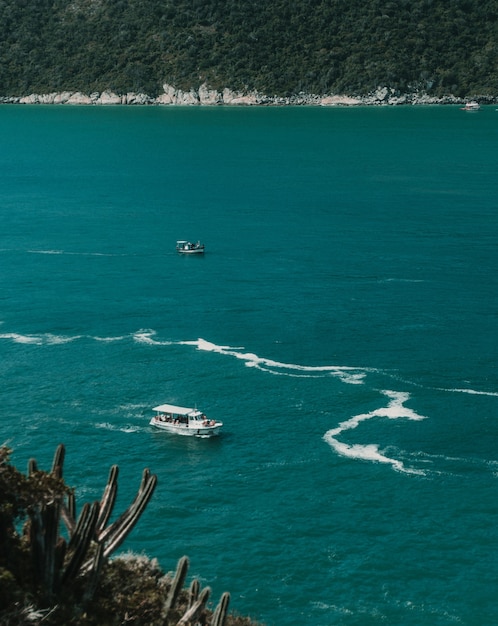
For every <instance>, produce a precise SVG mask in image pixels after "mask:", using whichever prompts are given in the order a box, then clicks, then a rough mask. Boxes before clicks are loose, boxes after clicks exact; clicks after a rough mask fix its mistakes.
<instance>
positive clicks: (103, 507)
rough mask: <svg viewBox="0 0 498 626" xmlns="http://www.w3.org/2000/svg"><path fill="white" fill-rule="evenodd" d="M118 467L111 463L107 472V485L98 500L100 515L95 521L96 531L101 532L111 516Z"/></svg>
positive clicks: (115, 493)
mask: <svg viewBox="0 0 498 626" xmlns="http://www.w3.org/2000/svg"><path fill="white" fill-rule="evenodd" d="M118 474H119V468H118V466H117V465H113V466H112V467H111V469H110V472H109V478H108V480H107V485H106V488H105V490H104V493H103V494H102V499H101V501H100V515H99V519H98V521H97V533H99V532H101V531H102V530H103V528H104V526H105V525H106V524H107V522H108V520H109V517H110V516H111V513H112V510H113V508H114V503H115V502H116V496H117V493H118Z"/></svg>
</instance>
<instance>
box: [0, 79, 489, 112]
mask: <svg viewBox="0 0 498 626" xmlns="http://www.w3.org/2000/svg"><path fill="white" fill-rule="evenodd" d="M470 99H472V100H476V101H478V102H479V103H480V104H496V103H498V97H496V96H491V95H488V94H486V95H474V96H472V97H469V98H460V97H457V96H454V95H451V94H449V95H446V96H432V95H429V94H427V93H422V92H416V93H399V92H398V91H396V90H394V89H389V88H388V87H380V88H378V89H376V90H375V91H374V92H372V93H369V94H367V95H363V96H354V95H346V94H342V95H338V94H330V95H318V94H307V93H298V94H295V95H292V96H287V97H283V96H276V95H274V96H270V95H266V94H262V93H259V92H256V91H251V92H241V91H233V90H231V89H229V88H225V89H223V90H222V91H219V90H216V89H210V88H209V87H208V86H207V85H206V84H203V85H201V86H200V87H199V88H198V89H194V88H191V89H189V90H188V91H185V90H182V89H176V88H175V87H174V86H172V85H169V84H164V85H163V93H161V94H160V95H158V96H157V97H153V96H150V95H148V94H146V93H133V92H130V93H126V94H120V93H115V92H113V91H110V90H105V91H102V92H93V93H90V94H87V93H84V92H82V91H60V92H52V93H43V94H39V93H31V94H29V95H24V96H0V104H68V105H97V106H98V105H100V106H109V105H132V106H137V105H138V106H144V105H145V106H168V105H169V106H323V107H350V106H399V105H435V104H450V105H458V104H464V103H465V102H467V101H468V100H470Z"/></svg>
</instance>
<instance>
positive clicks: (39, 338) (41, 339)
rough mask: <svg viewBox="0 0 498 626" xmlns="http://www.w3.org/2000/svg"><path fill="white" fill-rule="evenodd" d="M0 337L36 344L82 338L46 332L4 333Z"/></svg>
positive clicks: (58, 342) (15, 341)
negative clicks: (34, 333)
mask: <svg viewBox="0 0 498 626" xmlns="http://www.w3.org/2000/svg"><path fill="white" fill-rule="evenodd" d="M0 339H10V340H11V341H13V342H14V343H24V344H30V345H36V346H43V345H54V344H63V343H69V342H71V341H75V340H76V339H80V335H76V336H73V337H64V336H63V335H52V334H51V333H45V334H42V335H20V334H19V333H3V334H1V335H0Z"/></svg>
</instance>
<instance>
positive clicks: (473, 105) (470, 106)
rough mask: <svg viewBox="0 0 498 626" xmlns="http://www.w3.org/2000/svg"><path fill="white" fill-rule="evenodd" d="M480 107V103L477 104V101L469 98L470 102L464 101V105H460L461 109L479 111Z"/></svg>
mask: <svg viewBox="0 0 498 626" xmlns="http://www.w3.org/2000/svg"><path fill="white" fill-rule="evenodd" d="M480 108H481V105H480V104H479V102H476V101H475V100H471V101H470V102H466V103H465V106H464V107H462V111H479V109H480Z"/></svg>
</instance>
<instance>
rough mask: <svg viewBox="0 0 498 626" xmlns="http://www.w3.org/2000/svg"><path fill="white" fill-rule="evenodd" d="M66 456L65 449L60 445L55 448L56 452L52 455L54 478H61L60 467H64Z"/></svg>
mask: <svg viewBox="0 0 498 626" xmlns="http://www.w3.org/2000/svg"><path fill="white" fill-rule="evenodd" d="M65 456H66V448H65V447H64V445H63V444H62V443H61V444H59V445H58V446H57V450H56V451H55V454H54V460H53V462H52V472H51V473H52V475H53V476H55V477H56V478H62V467H63V465H64V458H65Z"/></svg>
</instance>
